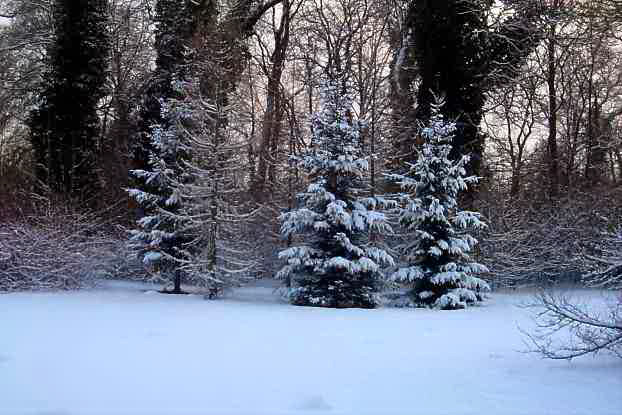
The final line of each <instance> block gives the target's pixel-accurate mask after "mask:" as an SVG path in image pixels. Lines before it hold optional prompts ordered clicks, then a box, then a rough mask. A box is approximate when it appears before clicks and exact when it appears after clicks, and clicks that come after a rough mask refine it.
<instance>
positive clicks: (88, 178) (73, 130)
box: [29, 0, 109, 199]
mask: <svg viewBox="0 0 622 415" xmlns="http://www.w3.org/2000/svg"><path fill="white" fill-rule="evenodd" d="M106 10H107V4H106V1H104V0H81V1H73V0H57V1H56V2H55V3H54V9H53V16H54V23H55V24H54V26H55V36H54V37H55V39H54V43H53V45H52V47H51V49H50V53H49V55H50V68H49V70H48V71H47V73H46V74H45V75H44V78H45V79H43V80H42V83H43V85H44V86H43V88H42V92H41V94H40V99H39V101H40V102H39V105H38V106H37V108H36V109H34V110H33V111H32V113H31V114H30V118H29V126H30V131H31V134H30V140H31V143H32V147H33V152H34V161H35V171H36V175H37V178H38V179H39V180H40V181H41V182H42V183H43V184H45V185H47V186H49V188H50V189H51V190H52V191H54V192H59V193H64V194H67V195H70V196H74V197H80V198H83V199H85V198H88V197H92V196H94V195H95V194H96V192H97V186H98V180H97V171H96V170H97V145H98V140H97V137H98V134H99V118H98V115H97V105H98V102H99V100H100V99H101V98H102V97H103V95H104V86H105V85H104V84H105V80H106V55H107V54H108V49H109V42H108V33H107V28H106V25H107V19H108V16H107V14H106Z"/></svg>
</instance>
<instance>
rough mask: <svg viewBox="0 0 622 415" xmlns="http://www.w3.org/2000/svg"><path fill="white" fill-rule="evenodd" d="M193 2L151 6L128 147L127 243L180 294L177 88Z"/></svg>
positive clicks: (182, 148) (182, 152) (182, 255)
mask: <svg viewBox="0 0 622 415" xmlns="http://www.w3.org/2000/svg"><path fill="white" fill-rule="evenodd" d="M193 10H194V9H193V2H192V1H191V0H184V1H183V2H179V1H175V0H158V2H157V3H156V15H155V22H156V32H155V49H156V69H155V72H154V75H153V77H152V79H151V81H150V83H149V86H148V88H147V91H146V92H145V95H144V96H143V99H142V101H141V103H140V105H139V109H138V132H137V134H136V137H135V140H134V144H133V149H132V150H133V155H132V158H133V167H134V169H133V170H131V171H130V177H131V178H132V179H133V180H132V181H133V185H134V188H133V189H131V190H130V191H129V192H130V196H131V197H132V198H133V199H134V200H136V202H137V203H138V214H137V229H135V230H134V231H133V232H132V239H131V241H132V242H131V244H132V246H133V248H134V249H136V250H137V251H138V252H139V254H140V255H142V256H143V261H144V262H145V263H146V264H147V265H150V266H152V267H155V268H157V269H159V271H160V273H161V275H162V276H163V277H164V278H166V279H172V280H173V283H174V288H173V291H172V292H174V293H181V281H182V274H183V272H182V270H181V265H180V264H181V263H182V262H184V261H187V260H188V259H189V256H190V254H189V252H188V250H187V248H188V247H187V244H188V243H189V242H190V240H191V239H190V237H189V236H188V235H187V233H188V229H187V227H186V225H187V224H186V220H185V219H184V215H183V210H184V209H185V206H184V203H183V200H182V198H181V197H180V193H179V190H180V189H179V184H180V183H183V182H184V181H186V180H190V178H189V177H184V174H185V171H184V169H183V166H184V163H185V162H186V161H187V160H188V159H189V157H190V154H189V153H190V151H189V147H188V145H187V141H186V140H185V139H186V138H187V137H185V136H184V128H185V127H184V123H186V122H191V119H189V117H190V115H189V113H188V108H184V105H185V104H184V99H183V85H184V83H185V82H186V81H187V80H188V79H189V78H190V77H191V73H192V70H193V68H192V66H193V62H192V61H193V53H194V51H193V49H192V48H191V34H192V33H193V21H194V20H193V13H192V12H193Z"/></svg>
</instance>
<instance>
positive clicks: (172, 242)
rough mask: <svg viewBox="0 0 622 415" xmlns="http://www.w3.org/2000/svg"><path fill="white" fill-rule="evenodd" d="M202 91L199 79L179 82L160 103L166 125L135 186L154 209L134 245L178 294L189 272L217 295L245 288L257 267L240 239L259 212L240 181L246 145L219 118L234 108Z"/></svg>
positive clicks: (136, 195) (134, 192) (192, 280)
mask: <svg viewBox="0 0 622 415" xmlns="http://www.w3.org/2000/svg"><path fill="white" fill-rule="evenodd" d="M199 89H200V87H199V80H198V78H196V77H191V78H189V79H188V80H186V81H176V82H175V83H174V84H173V90H174V91H176V94H177V95H176V97H174V98H169V99H168V100H166V101H164V100H163V101H162V102H161V107H162V119H163V120H164V122H165V124H166V127H163V126H156V127H155V128H154V130H153V133H152V144H151V145H152V146H153V148H154V151H152V153H151V158H150V164H151V165H152V166H153V168H152V170H150V171H146V170H136V171H134V172H133V173H134V174H135V175H136V176H138V177H139V178H140V179H141V180H140V181H141V182H144V183H145V186H144V188H143V189H132V190H130V194H131V195H132V196H133V197H134V198H135V199H136V200H137V201H138V202H139V203H140V204H141V206H143V207H144V208H145V210H146V211H148V212H153V213H151V214H147V215H146V216H145V217H143V218H141V219H139V220H138V221H137V224H138V229H136V230H134V231H133V232H132V238H131V244H132V245H133V247H134V248H135V249H136V251H137V252H138V254H139V255H141V256H142V257H143V262H144V263H145V264H146V265H148V266H151V267H153V268H156V269H159V270H160V272H161V274H164V275H163V276H164V277H165V278H167V279H170V278H173V280H174V283H175V288H174V290H173V292H181V276H182V275H183V277H184V281H186V282H187V283H192V284H195V285H201V286H203V287H207V288H209V289H210V295H212V293H216V292H218V291H219V290H221V289H223V288H227V287H230V286H234V285H239V284H240V283H241V282H243V280H245V279H247V277H248V276H249V275H250V272H249V271H250V270H251V268H252V267H253V266H254V265H255V261H253V255H252V254H250V253H249V251H252V249H249V246H247V245H245V242H244V241H243V240H241V239H242V238H241V237H240V236H241V235H243V234H244V232H245V229H244V224H245V220H246V219H248V217H249V216H250V215H251V214H252V211H251V209H250V208H248V206H246V205H245V203H244V202H243V200H244V197H242V194H243V191H244V190H243V189H242V185H241V184H242V182H243V181H242V180H241V179H240V177H241V176H242V173H243V172H244V163H243V162H242V160H241V158H242V157H243V154H244V153H243V152H242V149H244V148H246V146H247V143H244V142H237V141H236V140H235V138H234V137H231V136H230V135H228V134H226V132H227V131H226V130H225V129H224V128H223V127H222V125H221V124H220V123H219V121H220V120H222V119H224V118H226V115H225V113H226V112H230V111H232V110H233V109H232V108H230V107H228V108H218V107H217V106H216V105H214V104H213V103H212V102H210V101H209V100H206V99H204V98H203V97H202V96H201V93H200V92H199ZM145 189H152V190H145ZM212 289H214V291H212Z"/></svg>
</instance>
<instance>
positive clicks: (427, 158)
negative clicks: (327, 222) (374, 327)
mask: <svg viewBox="0 0 622 415" xmlns="http://www.w3.org/2000/svg"><path fill="white" fill-rule="evenodd" d="M440 106H441V105H440V104H437V105H436V106H435V108H434V113H433V115H432V117H431V119H430V121H429V124H428V125H427V126H426V127H425V128H423V129H422V130H421V138H422V139H423V145H422V148H421V149H420V150H417V153H418V154H417V160H416V162H415V163H414V164H409V165H408V167H409V172H407V173H406V174H392V175H390V178H391V179H392V180H394V181H395V182H396V183H397V184H398V185H399V186H400V188H401V189H402V191H403V193H401V194H400V198H401V199H402V202H403V203H402V204H401V207H400V208H399V209H398V213H399V220H400V224H401V225H402V226H403V227H404V229H405V230H406V234H407V235H408V239H409V240H408V242H407V243H405V244H404V245H402V246H400V247H398V250H399V251H400V252H401V253H402V254H403V261H404V263H403V264H402V265H401V266H400V267H399V268H398V270H397V271H396V272H394V273H393V274H392V275H391V279H392V280H394V281H396V282H402V283H408V284H410V285H411V286H412V290H411V292H410V298H411V300H412V302H413V305H415V306H421V307H425V306H430V307H435V308H440V309H444V310H453V309H459V308H464V307H466V305H467V304H469V303H474V302H476V301H479V300H481V299H482V294H481V293H482V291H485V290H489V287H488V284H487V283H486V282H485V281H483V280H482V279H480V278H478V277H476V276H475V274H477V273H481V272H486V271H487V269H486V267H484V266H483V265H480V264H478V263H476V262H473V261H472V260H471V258H470V256H469V252H470V251H471V250H472V249H473V247H474V246H475V245H476V244H477V240H476V239H475V238H474V237H473V236H471V235H470V234H469V233H468V231H469V229H478V228H482V227H484V226H485V224H484V223H483V222H482V221H481V220H480V216H479V214H478V213H475V212H469V211H462V210H460V209H459V206H458V202H457V200H458V195H459V193H460V192H461V191H464V190H466V189H467V186H468V185H469V184H475V183H477V177H474V176H470V177H465V176H466V169H465V166H466V165H467V163H468V160H469V159H468V156H463V157H461V158H460V159H459V160H455V161H454V160H451V159H450V158H449V155H450V152H451V140H452V138H453V134H454V132H455V130H456V127H455V124H454V123H451V122H447V121H445V120H444V119H443V116H442V115H440V111H439V108H440Z"/></svg>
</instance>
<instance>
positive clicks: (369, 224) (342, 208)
mask: <svg viewBox="0 0 622 415" xmlns="http://www.w3.org/2000/svg"><path fill="white" fill-rule="evenodd" d="M344 84H345V82H344V81H343V80H341V81H336V80H331V81H328V82H326V84H325V85H324V87H323V89H322V94H321V95H322V107H321V109H320V111H319V112H318V113H316V114H315V115H314V116H313V118H312V122H311V123H312V125H311V128H312V134H313V148H311V149H309V150H308V151H307V153H306V154H304V155H302V156H300V157H297V158H296V159H295V160H296V161H297V162H298V165H299V166H300V167H301V168H302V169H303V170H304V171H306V173H307V174H308V176H309V178H310V179H311V183H310V184H309V186H308V187H307V189H306V191H304V192H301V193H299V194H298V198H299V201H300V206H299V207H298V208H297V209H294V210H292V211H289V212H287V213H285V214H283V215H282V216H281V220H282V222H283V223H282V228H281V232H282V235H283V236H284V237H285V238H289V237H293V236H298V237H299V238H298V239H299V240H300V242H301V243H300V244H297V245H295V246H292V247H290V248H288V249H286V250H284V251H282V252H281V253H280V254H279V257H280V258H283V259H285V260H286V261H287V264H286V265H285V266H284V267H283V268H282V269H281V270H280V271H279V273H278V274H277V276H278V277H279V278H288V279H291V280H292V282H293V285H294V287H293V288H292V290H291V292H290V300H291V302H292V303H293V304H296V305H308V306H319V307H334V308H345V307H360V308H373V307H375V306H376V304H377V300H376V295H375V292H376V290H377V284H378V282H379V279H380V278H381V277H382V274H381V265H384V264H388V265H391V264H393V259H392V258H391V256H390V255H389V254H387V253H386V252H385V251H384V250H382V249H380V248H377V247H374V246H372V245H371V244H370V243H369V240H368V236H369V232H370V231H372V230H373V231H375V232H384V231H387V230H388V229H389V227H388V225H387V223H386V218H385V216H384V214H382V213H381V212H379V211H376V210H375V208H376V207H377V206H378V205H379V202H381V201H379V200H378V199H375V198H366V197H364V195H363V183H362V179H363V177H362V176H363V174H364V173H365V172H366V171H367V169H368V162H367V160H366V159H365V158H364V157H363V156H362V152H361V134H360V132H361V123H360V122H358V121H357V120H354V119H353V115H352V110H351V100H350V97H349V96H348V94H347V88H346V87H344V86H343V85H344ZM344 90H346V91H344Z"/></svg>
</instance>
